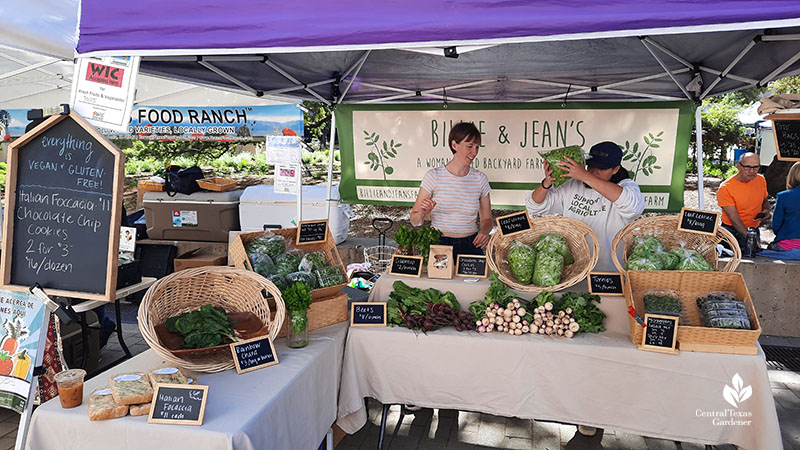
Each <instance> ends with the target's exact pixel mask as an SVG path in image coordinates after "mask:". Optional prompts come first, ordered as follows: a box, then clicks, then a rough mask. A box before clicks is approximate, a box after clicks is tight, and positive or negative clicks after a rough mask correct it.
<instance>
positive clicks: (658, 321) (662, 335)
mask: <svg viewBox="0 0 800 450" xmlns="http://www.w3.org/2000/svg"><path fill="white" fill-rule="evenodd" d="M678 320H680V318H679V317H673V316H664V315H660V314H645V315H644V322H645V329H644V333H643V334H642V344H641V345H639V349H641V350H650V351H654V352H662V353H673V354H677V353H678V350H676V349H675V345H676V344H677V343H678Z"/></svg>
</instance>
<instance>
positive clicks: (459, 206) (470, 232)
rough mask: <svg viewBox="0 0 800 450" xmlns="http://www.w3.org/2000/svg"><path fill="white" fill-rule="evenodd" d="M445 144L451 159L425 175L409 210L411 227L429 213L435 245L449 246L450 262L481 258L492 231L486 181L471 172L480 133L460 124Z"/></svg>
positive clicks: (472, 126)
mask: <svg viewBox="0 0 800 450" xmlns="http://www.w3.org/2000/svg"><path fill="white" fill-rule="evenodd" d="M447 140H448V142H449V143H450V151H451V152H453V159H451V160H450V162H448V163H447V164H446V165H445V166H444V167H437V168H435V169H431V170H429V171H428V172H427V173H425V176H424V177H423V178H422V183H420V186H419V194H417V201H416V202H415V203H414V207H413V208H412V209H411V224H412V225H414V226H420V225H422V222H423V220H424V217H425V215H427V214H428V213H431V226H433V227H434V228H437V229H439V230H441V231H442V238H441V239H440V240H439V243H440V244H442V245H452V246H453V258H455V257H456V256H457V255H459V254H465V255H482V254H483V249H484V248H486V244H488V243H489V232H490V231H491V230H492V204H491V200H490V199H489V192H490V191H491V188H490V187H489V179H488V178H487V177H486V175H484V174H483V172H481V171H479V170H477V169H474V168H472V162H473V160H474V159H475V158H476V157H477V156H478V150H479V148H480V145H481V133H480V131H478V128H477V127H475V125H474V124H473V123H465V122H461V123H459V124H457V125H455V126H454V127H453V128H452V129H451V130H450V134H449V135H448V138H447ZM478 217H480V225H479V223H478Z"/></svg>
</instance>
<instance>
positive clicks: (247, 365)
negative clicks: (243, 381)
mask: <svg viewBox="0 0 800 450" xmlns="http://www.w3.org/2000/svg"><path fill="white" fill-rule="evenodd" d="M231 353H233V362H234V363H236V372H238V373H247V372H250V371H253V370H257V369H261V368H264V367H269V366H274V365H275V364H278V354H277V353H276V352H275V345H274V344H273V343H272V339H270V337H269V336H259V337H256V338H253V339H248V340H246V341H239V342H234V343H232V344H231Z"/></svg>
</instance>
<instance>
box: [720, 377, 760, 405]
mask: <svg viewBox="0 0 800 450" xmlns="http://www.w3.org/2000/svg"><path fill="white" fill-rule="evenodd" d="M731 384H733V387H731V386H728V385H727V384H726V385H725V389H723V390H722V397H723V398H724V399H725V401H726V402H728V403H730V404H731V405H732V406H733V407H734V408H738V407H739V404H740V403H742V402H743V401H745V400H747V399H748V398H750V396H751V395H753V388H752V387H750V386H743V385H744V381H742V377H740V376H739V374H738V373H737V374H736V375H734V376H733V378H732V379H731Z"/></svg>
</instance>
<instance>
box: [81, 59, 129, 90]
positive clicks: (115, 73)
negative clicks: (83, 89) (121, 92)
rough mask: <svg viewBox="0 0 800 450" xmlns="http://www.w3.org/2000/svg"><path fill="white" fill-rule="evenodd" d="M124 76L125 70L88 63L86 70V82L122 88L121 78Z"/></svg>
mask: <svg viewBox="0 0 800 450" xmlns="http://www.w3.org/2000/svg"><path fill="white" fill-rule="evenodd" d="M124 74H125V69H120V68H119V67H111V66H106V65H104V64H97V63H93V62H90V63H89V67H88V68H87V69H86V80H87V81H94V82H95V83H102V84H107V85H109V86H116V87H120V86H122V76H123V75H124Z"/></svg>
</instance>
